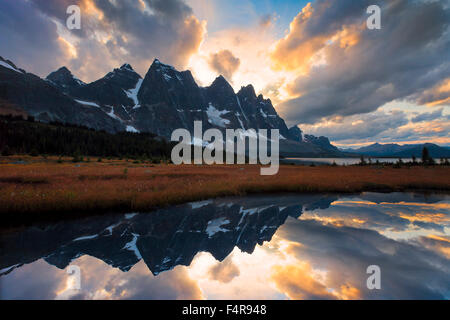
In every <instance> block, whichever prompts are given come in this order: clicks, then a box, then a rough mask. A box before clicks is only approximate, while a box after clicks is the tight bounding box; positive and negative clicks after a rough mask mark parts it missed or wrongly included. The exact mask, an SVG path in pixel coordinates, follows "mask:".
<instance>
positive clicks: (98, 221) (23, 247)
mask: <svg viewBox="0 0 450 320" xmlns="http://www.w3.org/2000/svg"><path fill="white" fill-rule="evenodd" d="M335 200H337V196H327V195H308V196H298V195H286V196H267V195H266V196H263V197H261V196H255V197H248V198H244V199H238V200H233V199H217V200H211V201H203V202H196V203H191V204H186V205H181V206H176V207H172V208H167V209H161V210H158V211H155V212H153V213H151V214H130V215H113V216H102V217H92V218H87V219H82V220H79V221H76V220H75V221H67V222H61V223H56V224H50V225H46V226H45V227H36V226H34V227H28V228H26V229H24V230H18V231H15V232H7V233H4V234H0V270H2V272H1V273H0V277H1V275H2V274H7V273H9V272H10V271H11V270H13V269H14V268H18V267H19V268H20V266H21V265H23V264H27V263H32V262H33V261H36V260H38V259H41V258H43V257H44V258H45V261H47V262H48V263H49V264H52V265H54V266H56V267H58V268H61V269H63V268H65V267H67V266H68V265H69V264H70V263H71V261H73V260H74V259H77V258H78V257H80V256H83V255H89V256H92V257H96V258H98V259H101V260H103V261H104V262H105V263H107V264H109V265H111V266H112V267H114V268H119V269H120V270H122V271H128V270H130V269H131V268H132V267H133V266H134V265H135V264H136V263H138V262H139V261H140V260H144V262H145V264H146V265H147V266H148V268H149V269H150V271H151V272H152V273H153V274H155V275H157V274H159V273H161V272H164V271H167V270H171V269H173V268H174V267H176V266H178V265H185V266H189V265H190V264H191V262H192V260H193V259H194V257H195V256H196V254H197V253H198V252H210V253H211V254H212V255H213V256H214V257H215V258H216V259H217V260H218V261H223V260H224V259H225V258H226V257H227V256H228V255H229V254H230V253H231V252H232V251H233V250H234V248H235V247H238V248H239V249H240V250H241V251H243V252H247V253H252V252H253V251H254V250H255V247H256V245H262V244H263V243H264V242H265V241H270V240H271V239H272V237H273V235H274V234H275V232H276V231H277V229H278V228H279V227H280V226H281V225H283V224H284V222H285V221H286V219H287V218H288V217H289V216H291V217H293V218H298V217H299V216H300V215H301V214H302V213H303V211H304V210H314V209H315V208H327V207H328V206H329V205H330V204H331V203H332V202H333V201H335Z"/></svg>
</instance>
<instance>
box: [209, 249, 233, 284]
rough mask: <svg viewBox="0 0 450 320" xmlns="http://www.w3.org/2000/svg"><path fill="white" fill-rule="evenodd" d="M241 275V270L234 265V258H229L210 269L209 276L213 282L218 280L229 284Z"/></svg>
mask: <svg viewBox="0 0 450 320" xmlns="http://www.w3.org/2000/svg"><path fill="white" fill-rule="evenodd" d="M239 274H240V272H239V268H238V267H237V266H236V265H235V264H234V263H233V256H232V255H230V256H228V257H227V258H226V259H225V260H224V261H222V262H221V263H218V264H216V265H215V266H212V267H211V268H210V269H209V276H210V279H212V280H217V281H220V282H222V283H228V282H230V281H231V280H233V279H234V278H236V277H238V276H239Z"/></svg>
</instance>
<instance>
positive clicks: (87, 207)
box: [0, 157, 450, 219]
mask: <svg viewBox="0 0 450 320" xmlns="http://www.w3.org/2000/svg"><path fill="white" fill-rule="evenodd" d="M22 159H23V157H22ZM16 160H17V159H16V158H13V157H10V158H8V159H5V158H3V159H2V160H1V161H0V213H2V214H3V216H4V217H5V216H15V217H16V218H18V217H25V216H30V215H34V214H35V216H36V217H37V216H40V214H42V213H46V214H52V215H53V216H54V217H55V216H57V217H58V219H63V218H65V215H69V214H70V213H75V212H77V213H83V214H96V213H102V212H114V211H120V212H122V211H150V210H152V209H154V208H156V207H161V206H166V205H170V204H178V203H183V202H189V201H197V200H203V199H207V198H213V197H219V196H231V195H245V194H249V193H258V192H303V193H305V192H327V193H331V192H333V193H334V192H336V193H348V192H352V193H353V192H362V191H406V190H431V191H438V192H449V191H450V179H449V178H450V168H448V167H437V166H436V167H429V168H424V167H412V168H401V169H394V168H392V167H384V168H377V167H357V166H352V167H331V166H323V167H304V166H281V167H280V171H279V173H278V174H277V175H276V176H261V175H260V167H259V166H250V165H244V166H239V165H233V166H225V165H216V166H186V165H183V166H174V165H151V164H149V163H148V164H142V163H141V164H134V163H132V162H127V161H125V160H123V161H119V160H113V161H105V160H104V161H103V162H101V163H98V162H94V161H96V160H97V159H91V160H92V162H89V163H72V162H70V161H69V159H65V162H64V163H58V162H57V158H49V159H45V160H43V159H41V158H27V159H24V160H26V161H27V164H10V163H11V162H12V161H16Z"/></svg>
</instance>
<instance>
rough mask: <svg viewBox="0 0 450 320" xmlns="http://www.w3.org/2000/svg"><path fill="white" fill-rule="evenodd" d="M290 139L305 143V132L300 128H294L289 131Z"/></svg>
mask: <svg viewBox="0 0 450 320" xmlns="http://www.w3.org/2000/svg"><path fill="white" fill-rule="evenodd" d="M289 138H290V139H291V140H294V141H298V142H302V141H303V131H302V130H300V128H299V127H297V126H294V127H292V128H290V129H289Z"/></svg>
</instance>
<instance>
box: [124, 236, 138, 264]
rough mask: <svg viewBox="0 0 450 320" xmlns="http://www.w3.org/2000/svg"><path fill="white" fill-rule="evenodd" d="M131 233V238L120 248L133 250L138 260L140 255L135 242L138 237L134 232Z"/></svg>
mask: <svg viewBox="0 0 450 320" xmlns="http://www.w3.org/2000/svg"><path fill="white" fill-rule="evenodd" d="M132 235H133V239H132V240H131V241H130V242H128V243H126V244H125V246H124V247H123V248H122V249H125V250H130V251H133V252H134V254H135V255H136V258H138V260H141V259H142V255H141V253H140V252H139V249H138V247H137V246H136V242H137V240H138V238H139V235H138V234H136V233H132Z"/></svg>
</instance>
